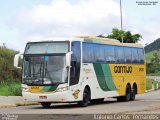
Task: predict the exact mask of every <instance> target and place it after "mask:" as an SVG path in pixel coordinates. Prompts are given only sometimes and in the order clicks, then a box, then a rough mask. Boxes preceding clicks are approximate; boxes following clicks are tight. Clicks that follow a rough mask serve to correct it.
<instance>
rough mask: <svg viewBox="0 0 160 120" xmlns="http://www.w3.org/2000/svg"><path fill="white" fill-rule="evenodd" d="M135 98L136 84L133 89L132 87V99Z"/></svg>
mask: <svg viewBox="0 0 160 120" xmlns="http://www.w3.org/2000/svg"><path fill="white" fill-rule="evenodd" d="M135 98H136V87H135V86H133V89H132V91H131V99H130V100H131V101H134V100H135Z"/></svg>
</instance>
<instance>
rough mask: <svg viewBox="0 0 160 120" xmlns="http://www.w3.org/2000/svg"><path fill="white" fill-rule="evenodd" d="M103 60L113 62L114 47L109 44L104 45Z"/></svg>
mask: <svg viewBox="0 0 160 120" xmlns="http://www.w3.org/2000/svg"><path fill="white" fill-rule="evenodd" d="M105 60H106V62H108V63H115V61H116V59H115V47H114V46H111V45H105Z"/></svg>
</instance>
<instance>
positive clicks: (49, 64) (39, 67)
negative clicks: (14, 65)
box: [23, 55, 67, 85]
mask: <svg viewBox="0 0 160 120" xmlns="http://www.w3.org/2000/svg"><path fill="white" fill-rule="evenodd" d="M66 82H67V69H66V67H65V56H41V55H39V56H25V57H24V63H23V83H24V84H28V85H43V84H49V85H51V84H52V85H53V84H60V83H66Z"/></svg>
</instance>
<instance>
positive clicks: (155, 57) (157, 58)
mask: <svg viewBox="0 0 160 120" xmlns="http://www.w3.org/2000/svg"><path fill="white" fill-rule="evenodd" d="M159 52H160V51H159V50H157V52H154V53H153V58H152V59H151V63H154V64H156V65H158V64H159V63H160V55H159V54H158V53H159Z"/></svg>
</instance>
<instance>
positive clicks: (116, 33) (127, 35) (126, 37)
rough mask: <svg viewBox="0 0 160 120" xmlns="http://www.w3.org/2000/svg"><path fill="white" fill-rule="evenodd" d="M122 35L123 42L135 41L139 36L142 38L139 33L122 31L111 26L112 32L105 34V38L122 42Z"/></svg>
mask: <svg viewBox="0 0 160 120" xmlns="http://www.w3.org/2000/svg"><path fill="white" fill-rule="evenodd" d="M122 35H123V42H124V43H136V42H138V41H139V40H140V38H142V36H141V35H140V34H132V33H131V31H123V30H119V29H117V28H113V29H112V33H111V34H109V35H108V36H106V38H113V39H117V40H119V41H120V42H122V38H121V36H122ZM99 37H102V35H100V36H99Z"/></svg>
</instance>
